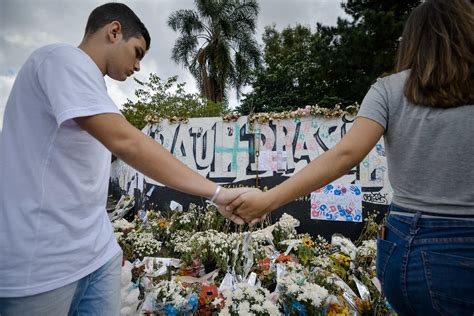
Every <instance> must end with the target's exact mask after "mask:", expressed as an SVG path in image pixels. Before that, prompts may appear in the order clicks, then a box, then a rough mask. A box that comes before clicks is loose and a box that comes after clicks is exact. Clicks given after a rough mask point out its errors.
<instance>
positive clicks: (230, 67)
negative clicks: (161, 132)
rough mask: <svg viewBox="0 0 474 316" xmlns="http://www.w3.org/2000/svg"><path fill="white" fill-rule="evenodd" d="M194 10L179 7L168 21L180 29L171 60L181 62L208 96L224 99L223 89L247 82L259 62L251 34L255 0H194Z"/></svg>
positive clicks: (171, 25)
mask: <svg viewBox="0 0 474 316" xmlns="http://www.w3.org/2000/svg"><path fill="white" fill-rule="evenodd" d="M195 4H196V10H178V11H176V12H174V13H173V14H172V15H171V16H170V17H169V19H168V25H169V26H170V27H171V28H172V29H173V30H174V31H178V32H180V33H181V34H180V36H179V37H178V39H177V40H176V43H175V46H174V48H173V55H172V57H173V60H174V61H175V62H177V63H181V64H183V65H184V66H185V67H187V68H188V69H189V71H190V72H191V74H192V75H193V76H194V78H195V79H196V81H197V83H198V86H199V89H200V90H201V93H202V95H204V96H206V97H207V98H208V99H209V100H212V101H214V102H220V101H225V100H226V90H227V89H228V88H231V87H233V88H236V90H237V95H238V96H239V94H240V89H241V87H242V86H244V85H246V84H248V83H249V78H250V75H251V71H252V70H253V68H254V67H255V66H256V65H258V64H259V62H260V50H259V47H258V44H257V41H256V40H255V38H254V34H255V29H256V23H255V22H256V18H257V15H258V9H259V7H258V4H257V2H256V0H247V1H239V0H220V1H209V0H196V1H195Z"/></svg>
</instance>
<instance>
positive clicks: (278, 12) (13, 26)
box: [0, 0, 345, 130]
mask: <svg viewBox="0 0 474 316" xmlns="http://www.w3.org/2000/svg"><path fill="white" fill-rule="evenodd" d="M106 2H109V1H99V0H0V130H1V128H2V125H3V111H4V108H5V105H6V103H7V99H8V95H9V93H10V90H11V87H12V85H13V82H14V80H15V76H16V74H17V72H18V70H19V69H20V67H21V66H22V64H23V63H24V61H25V60H26V59H27V58H28V56H29V55H30V54H31V53H32V52H33V51H34V50H35V49H37V48H39V47H41V46H43V45H47V44H51V43H57V42H63V43H69V44H72V45H76V46H77V45H78V44H79V43H80V41H81V39H82V36H83V33H84V28H85V24H86V21H87V18H88V16H89V13H90V12H91V11H92V10H93V9H94V8H95V7H97V6H99V5H101V4H103V3H106ZM122 2H123V3H125V4H127V5H128V6H129V7H130V8H131V9H132V10H133V11H134V12H135V13H136V14H137V15H138V17H139V18H140V19H141V20H142V22H143V23H144V24H145V25H146V27H147V29H148V31H149V32H150V36H151V48H150V51H149V52H148V54H147V55H146V56H145V58H144V59H143V61H142V63H141V70H140V72H139V73H136V74H135V77H136V78H138V79H141V80H144V79H146V78H148V75H149V73H151V72H153V73H157V74H158V76H160V77H161V78H163V79H166V78H168V77H171V76H174V75H178V76H179V77H178V81H179V82H183V81H184V82H186V83H187V84H186V90H188V91H189V92H196V91H197V88H196V85H195V82H194V80H193V78H192V77H191V75H190V74H189V72H188V71H187V70H186V69H184V68H183V67H182V66H181V65H177V64H176V63H175V62H174V61H172V60H171V50H172V47H173V45H174V42H175V40H176V38H177V37H178V34H177V33H175V32H174V31H173V30H172V29H171V28H170V27H168V25H167V20H168V17H169V16H170V14H171V13H172V12H174V11H176V10H179V9H193V8H194V1H192V0H124V1H122ZM340 2H341V1H340V0H292V1H288V0H260V1H259V4H260V13H259V16H258V22H257V34H256V38H257V40H258V41H259V43H262V39H261V37H262V33H263V30H264V28H265V26H267V25H271V24H275V25H276V27H277V29H278V30H282V29H283V28H285V27H287V26H295V25H296V24H302V25H305V26H309V27H311V28H312V29H313V30H314V28H315V26H316V23H317V22H320V23H322V24H324V25H334V24H335V23H336V21H337V17H338V16H345V15H344V11H343V10H342V8H341V6H340ZM106 82H107V86H108V92H109V94H110V95H111V97H112V99H113V100H114V101H115V102H116V104H117V105H119V106H120V105H121V104H123V103H125V102H126V100H127V98H129V99H132V100H135V98H134V91H135V88H136V87H137V86H136V84H135V83H134V82H133V80H131V79H130V78H129V79H128V80H127V81H125V82H118V81H114V80H111V79H110V78H108V77H106ZM247 90H249V89H248V88H247ZM229 97H230V100H229V103H230V105H231V106H232V107H234V106H235V105H236V104H238V102H237V100H236V97H235V92H233V93H230V95H229Z"/></svg>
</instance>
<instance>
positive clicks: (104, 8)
mask: <svg viewBox="0 0 474 316" xmlns="http://www.w3.org/2000/svg"><path fill="white" fill-rule="evenodd" d="M113 21H119V22H120V24H121V25H122V34H123V38H124V39H125V40H128V39H129V38H130V37H139V36H140V35H141V36H143V38H144V39H145V42H146V49H147V50H148V49H149V48H150V41H151V39H150V34H149V33H148V30H147V29H146V27H145V25H144V24H143V23H142V21H140V19H139V18H138V16H137V15H136V14H135V13H134V12H133V11H132V9H130V8H129V7H127V6H126V5H125V4H123V3H116V2H114V3H106V4H104V5H101V6H99V7H97V8H95V9H94V10H93V11H92V12H91V14H90V15H89V19H88V20H87V25H86V35H87V34H94V33H95V32H97V30H99V29H100V28H101V27H103V26H104V25H106V24H108V23H110V22H113Z"/></svg>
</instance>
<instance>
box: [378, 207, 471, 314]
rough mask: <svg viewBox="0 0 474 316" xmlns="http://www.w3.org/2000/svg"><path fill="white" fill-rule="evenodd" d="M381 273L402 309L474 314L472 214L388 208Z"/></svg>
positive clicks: (400, 311) (391, 297)
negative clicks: (461, 217)
mask: <svg viewBox="0 0 474 316" xmlns="http://www.w3.org/2000/svg"><path fill="white" fill-rule="evenodd" d="M390 210H391V211H397V212H399V211H401V212H403V211H404V210H403V209H402V208H400V207H397V206H395V205H392V206H391V207H390ZM377 277H378V279H379V280H380V282H381V284H382V289H383V292H384V294H385V295H386V297H387V300H388V301H389V303H390V305H391V306H392V307H393V308H394V309H395V311H396V312H397V313H398V314H399V315H423V316H425V315H457V316H460V315H469V316H472V315H474V218H473V220H459V219H439V218H423V217H422V216H421V213H419V212H418V213H416V215H414V216H403V215H390V214H389V216H388V218H387V222H386V226H385V239H384V240H381V239H379V240H377Z"/></svg>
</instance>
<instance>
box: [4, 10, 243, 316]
mask: <svg viewBox="0 0 474 316" xmlns="http://www.w3.org/2000/svg"><path fill="white" fill-rule="evenodd" d="M149 46H150V35H149V34H148V31H147V29H146V28H145V26H144V25H143V23H142V22H141V21H140V19H139V18H138V17H137V16H136V15H135V14H134V13H133V11H132V10H131V9H130V8H128V7H127V6H125V5H124V4H119V3H108V4H105V5H102V6H100V7H97V8H96V9H95V10H93V11H92V13H91V15H90V16H89V19H88V22H87V26H86V32H85V35H84V39H83V41H82V42H81V44H80V45H79V47H73V46H70V45H65V44H53V45H48V46H45V47H42V48H40V49H38V50H36V51H35V52H34V53H33V54H32V55H31V56H30V57H29V58H28V60H27V61H26V62H25V64H24V66H23V67H22V69H21V70H20V71H19V73H18V76H17V78H16V80H15V83H14V85H13V88H12V91H11V93H10V97H9V99H8V102H7V106H6V110H5V116H4V124H3V132H2V135H1V137H2V139H1V141H0V144H1V145H0V219H1V220H0V256H1V259H0V315H1V316H7V315H27V314H28V315H65V314H70V315H72V314H74V315H75V314H86V315H89V314H94V315H117V314H118V313H119V307H120V302H119V300H120V271H121V260H122V256H121V250H120V247H119V246H118V244H117V242H116V240H115V237H114V234H113V231H112V228H111V224H110V222H109V219H108V217H107V214H106V212H105V204H106V198H107V189H108V178H109V175H110V152H112V153H114V154H115V155H116V156H117V157H119V158H120V159H122V160H123V161H125V162H126V163H128V164H130V165H131V166H133V167H134V168H135V169H137V170H139V171H140V172H142V173H144V174H146V175H147V176H149V177H151V178H153V179H156V180H157V181H159V182H161V183H163V184H165V185H167V186H169V187H172V188H175V189H177V190H180V191H183V192H186V193H189V194H193V195H198V196H203V197H209V198H212V200H214V202H215V203H216V204H218V205H219V209H220V212H221V213H222V215H223V216H225V217H227V218H229V219H231V220H233V221H235V222H237V223H243V221H242V219H241V218H239V217H237V216H236V215H233V214H232V213H228V212H226V211H225V206H226V205H227V204H228V203H230V202H231V201H232V200H233V199H235V198H236V197H237V196H239V195H240V194H241V193H243V192H246V191H248V189H234V190H230V189H224V188H221V187H220V186H217V185H216V184H215V183H213V182H211V181H209V180H207V179H206V178H204V177H202V176H200V175H199V174H197V173H196V172H194V171H192V170H191V169H189V168H187V167H186V166H185V165H184V164H182V163H181V162H180V161H178V160H177V159H175V158H174V157H173V156H172V155H171V154H170V153H169V152H168V151H167V150H166V149H164V148H163V147H162V146H161V145H159V144H158V143H157V142H155V141H154V140H153V139H151V138H150V137H148V136H146V135H144V134H143V133H141V132H140V131H139V130H137V129H136V128H134V127H133V126H132V125H130V124H129V123H128V122H127V121H126V120H125V119H124V117H123V116H122V115H121V114H120V111H119V110H118V109H117V107H116V105H115V104H114V103H113V101H112V100H111V99H110V97H109V96H108V94H107V90H106V85H105V81H104V76H105V75H108V76H109V77H111V78H113V79H115V80H120V81H124V80H126V79H127V77H129V76H130V75H132V74H133V73H134V72H135V71H139V70H140V61H141V59H142V58H143V57H144V55H145V53H146V52H147V51H148V49H149Z"/></svg>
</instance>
